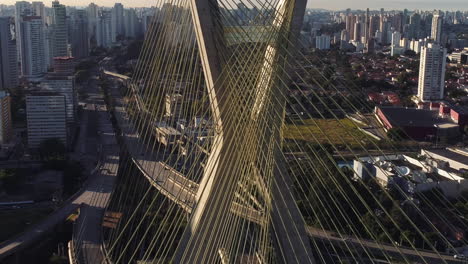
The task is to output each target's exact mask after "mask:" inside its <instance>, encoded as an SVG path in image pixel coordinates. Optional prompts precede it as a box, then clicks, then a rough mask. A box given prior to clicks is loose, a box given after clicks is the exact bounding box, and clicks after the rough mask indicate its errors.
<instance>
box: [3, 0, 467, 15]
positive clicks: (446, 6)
mask: <svg viewBox="0 0 468 264" xmlns="http://www.w3.org/2000/svg"><path fill="white" fill-rule="evenodd" d="M16 2H18V1H15V0H5V1H4V2H3V3H1V4H0V5H7V6H11V5H15V3H16ZM39 2H42V3H44V5H45V6H46V7H48V8H51V7H52V1H39ZM76 2H77V1H74V0H63V1H60V3H61V4H63V5H65V6H67V7H76V8H86V7H87V6H88V5H89V4H91V3H94V4H96V5H98V6H101V7H106V8H112V7H113V6H114V5H115V3H121V4H122V5H124V6H125V7H128V8H150V7H154V6H155V4H157V3H156V2H154V1H148V0H134V1H129V0H123V1H112V0H98V1H88V2H86V3H83V4H79V5H77V3H76ZM83 2H84V1H83ZM336 2H337V1H318V2H317V1H308V3H307V9H310V10H323V11H336V12H339V11H345V10H346V9H348V8H349V9H351V10H352V11H365V10H366V9H367V8H369V9H370V11H380V9H381V8H384V9H386V11H402V10H404V9H407V10H409V11H432V10H440V11H467V10H468V6H467V5H466V4H464V3H462V1H449V2H448V3H447V2H444V3H443V4H441V3H439V2H438V1H431V2H429V3H424V7H421V6H420V5H421V3H419V2H418V1H410V2H405V3H404V4H405V7H404V8H402V7H400V6H401V5H402V4H403V2H401V1H393V3H395V4H392V3H389V2H388V1H360V2H361V3H360V4H354V5H353V6H352V7H351V6H346V7H345V8H343V5H339V4H334V3H336ZM247 6H248V5H247Z"/></svg>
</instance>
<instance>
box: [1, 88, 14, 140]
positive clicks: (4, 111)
mask: <svg viewBox="0 0 468 264" xmlns="http://www.w3.org/2000/svg"><path fill="white" fill-rule="evenodd" d="M12 136H13V126H12V122H11V98H10V95H9V94H8V93H7V92H5V91H0V144H5V143H8V142H9V141H10V140H11V137H12Z"/></svg>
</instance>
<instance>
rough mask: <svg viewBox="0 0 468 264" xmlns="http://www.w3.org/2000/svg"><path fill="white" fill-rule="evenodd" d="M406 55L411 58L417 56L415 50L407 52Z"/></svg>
mask: <svg viewBox="0 0 468 264" xmlns="http://www.w3.org/2000/svg"><path fill="white" fill-rule="evenodd" d="M404 54H405V56H410V57H414V56H416V52H414V51H413V50H406V51H405V53H404Z"/></svg>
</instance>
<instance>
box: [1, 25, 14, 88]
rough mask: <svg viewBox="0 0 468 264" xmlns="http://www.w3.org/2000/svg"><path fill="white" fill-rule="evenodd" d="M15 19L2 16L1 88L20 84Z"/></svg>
mask: <svg viewBox="0 0 468 264" xmlns="http://www.w3.org/2000/svg"><path fill="white" fill-rule="evenodd" d="M13 23H14V21H13V20H12V19H11V18H9V17H0V89H2V90H4V89H6V88H13V87H15V86H17V85H18V63H17V57H16V40H15V36H14V35H12V34H13V32H12V31H11V26H12V24H13Z"/></svg>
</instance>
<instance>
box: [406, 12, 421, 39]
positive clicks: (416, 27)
mask: <svg viewBox="0 0 468 264" xmlns="http://www.w3.org/2000/svg"><path fill="white" fill-rule="evenodd" d="M408 37H409V38H410V39H419V38H420V37H421V15H420V14H418V13H414V14H412V15H411V17H410V28H409V36H408Z"/></svg>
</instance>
